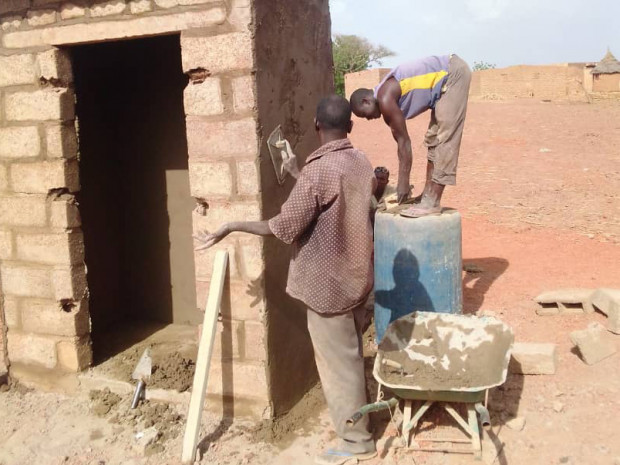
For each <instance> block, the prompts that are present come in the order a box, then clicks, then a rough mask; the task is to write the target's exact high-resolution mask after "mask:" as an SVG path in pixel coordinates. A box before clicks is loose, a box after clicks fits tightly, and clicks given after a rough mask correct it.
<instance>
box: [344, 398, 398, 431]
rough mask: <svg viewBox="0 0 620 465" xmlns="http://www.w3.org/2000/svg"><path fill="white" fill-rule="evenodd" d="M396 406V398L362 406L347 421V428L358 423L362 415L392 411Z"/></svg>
mask: <svg viewBox="0 0 620 465" xmlns="http://www.w3.org/2000/svg"><path fill="white" fill-rule="evenodd" d="M396 405H398V399H397V398H396V397H392V398H391V399H389V400H382V401H380V402H374V403H372V404H367V405H364V406H363V407H362V408H360V409H359V410H358V411H357V412H355V413H354V414H353V415H352V416H351V418H349V419H348V420H347V426H353V425H355V424H356V423H357V422H358V421H360V420H361V419H362V418H363V417H364V415H366V414H367V413H370V412H378V411H379V410H387V409H393V408H394V407H396Z"/></svg>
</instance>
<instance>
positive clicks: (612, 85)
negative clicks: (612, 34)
mask: <svg viewBox="0 0 620 465" xmlns="http://www.w3.org/2000/svg"><path fill="white" fill-rule="evenodd" d="M588 71H589V73H588ZM585 74H586V78H587V77H588V76H587V75H588V74H590V76H589V81H591V88H590V89H588V90H590V91H591V92H620V61H618V60H617V59H616V57H614V56H613V54H612V53H611V51H610V50H609V49H607V53H606V54H605V56H604V57H603V59H602V60H601V61H600V62H599V63H598V64H597V65H596V66H592V65H590V66H587V67H586V73H585ZM587 87H588V86H586V89H587Z"/></svg>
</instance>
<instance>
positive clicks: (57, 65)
mask: <svg viewBox="0 0 620 465" xmlns="http://www.w3.org/2000/svg"><path fill="white" fill-rule="evenodd" d="M36 63H37V74H38V77H39V78H42V79H45V80H47V81H54V82H58V83H61V84H62V85H64V86H67V85H69V84H70V83H71V82H73V70H72V69H71V59H70V58H69V52H67V51H66V50H61V49H57V48H55V49H52V50H48V51H46V52H42V53H39V54H38V55H37V59H36Z"/></svg>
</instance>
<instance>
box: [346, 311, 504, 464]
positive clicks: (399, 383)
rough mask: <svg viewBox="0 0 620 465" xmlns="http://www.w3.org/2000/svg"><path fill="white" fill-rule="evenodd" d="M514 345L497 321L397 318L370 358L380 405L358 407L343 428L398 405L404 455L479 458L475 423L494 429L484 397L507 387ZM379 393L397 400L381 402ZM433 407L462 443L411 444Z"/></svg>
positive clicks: (478, 433)
mask: <svg viewBox="0 0 620 465" xmlns="http://www.w3.org/2000/svg"><path fill="white" fill-rule="evenodd" d="M513 341H514V336H513V333H512V330H511V329H510V328H509V327H508V326H507V325H505V324H504V323H503V322H501V321H500V320H498V319H497V318H494V317H476V316H468V315H452V314H444V313H434V312H414V313H412V314H410V315H406V316H404V317H402V318H399V319H398V320H395V321H393V322H392V323H391V324H390V325H389V326H388V328H387V330H386V332H385V335H384V337H383V340H382V341H381V343H380V344H379V348H378V352H377V356H376V358H375V363H374V368H373V376H374V378H375V379H376V380H377V382H378V383H379V387H378V392H377V401H376V402H375V403H373V404H369V405H366V406H364V407H362V408H361V409H360V410H358V411H357V412H356V413H355V414H354V415H353V416H352V417H351V418H350V419H349V420H348V422H347V423H349V424H350V425H352V424H355V423H357V422H358V421H359V420H360V419H361V418H362V417H363V416H364V415H365V414H367V413H369V412H373V411H378V410H384V409H390V410H392V409H394V408H395V407H396V406H397V405H398V404H399V403H400V401H401V400H402V401H404V411H403V422H402V436H403V439H404V442H405V446H406V447H408V448H409V449H412V450H424V451H441V452H454V453H473V454H474V455H475V456H476V457H477V458H481V456H482V443H481V429H480V427H479V423H480V425H481V426H482V427H483V428H485V429H488V428H490V426H491V421H490V416H489V411H488V410H487V399H488V390H489V389H490V388H492V387H495V386H499V385H501V384H503V383H504V382H505V381H506V375H507V373H508V362H509V361H510V351H511V349H512V343H513ZM384 388H389V390H390V391H391V392H392V393H393V394H394V395H395V396H396V397H394V398H391V399H389V400H387V401H384V400H382V399H383V396H384V392H383V389H384ZM414 402H415V403H416V404H417V407H416V410H415V411H414V410H413V406H414ZM434 403H439V405H441V406H442V407H443V408H444V409H445V410H446V412H448V414H450V416H451V417H452V418H454V420H455V421H456V422H457V424H458V425H459V426H460V427H461V428H462V429H463V431H464V433H465V436H466V437H464V438H462V437H461V438H424V439H420V438H419V441H420V443H418V441H416V440H415V439H416V430H417V426H418V423H419V422H420V420H421V418H422V417H423V416H424V414H425V413H426V412H427V411H428V410H429V408H430V407H431V406H432V405H433V404H434ZM458 404H463V405H464V407H465V411H466V412H467V418H466V419H465V418H464V417H462V416H461V414H460V413H459V411H458V410H457V408H455V407H456V406H458ZM410 436H412V438H410ZM427 443H428V444H427ZM447 443H452V444H450V447H447V446H446V444H447ZM420 444H425V445H420ZM463 444H470V445H471V447H469V446H468V447H467V448H464V447H462V445H463Z"/></svg>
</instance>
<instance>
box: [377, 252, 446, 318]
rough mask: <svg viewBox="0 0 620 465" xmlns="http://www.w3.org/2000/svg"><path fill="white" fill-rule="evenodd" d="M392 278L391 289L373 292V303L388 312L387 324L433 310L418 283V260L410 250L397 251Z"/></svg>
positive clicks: (427, 296)
mask: <svg viewBox="0 0 620 465" xmlns="http://www.w3.org/2000/svg"><path fill="white" fill-rule="evenodd" d="M392 277H393V278H394V287H393V288H392V289H390V290H383V291H376V292H375V302H376V303H377V304H379V305H381V306H382V307H383V308H385V309H388V310H389V311H390V320H389V323H391V322H392V321H394V320H396V319H398V318H400V317H401V316H405V315H409V314H410V313H411V312H413V311H415V310H423V311H427V312H432V311H434V310H435V308H434V306H433V302H432V300H431V298H430V296H429V295H428V292H427V291H426V288H425V287H424V285H423V284H422V283H421V282H420V265H419V264H418V259H417V258H416V257H415V255H413V253H412V252H411V251H410V250H407V249H400V250H399V251H398V253H397V254H396V257H394V264H393V266H392Z"/></svg>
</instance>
